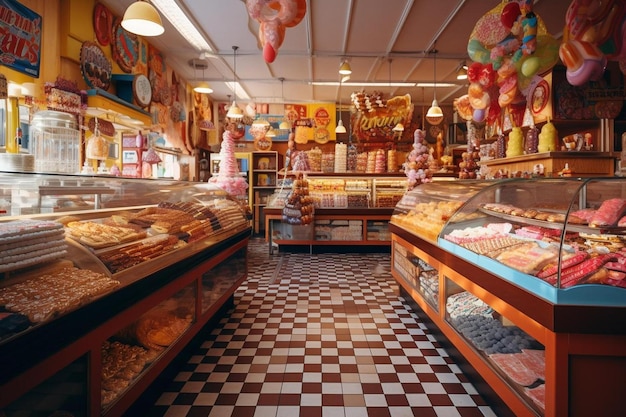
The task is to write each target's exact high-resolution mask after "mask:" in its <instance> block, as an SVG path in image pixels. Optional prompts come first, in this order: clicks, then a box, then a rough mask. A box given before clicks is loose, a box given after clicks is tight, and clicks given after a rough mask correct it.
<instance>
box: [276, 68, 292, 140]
mask: <svg viewBox="0 0 626 417" xmlns="http://www.w3.org/2000/svg"><path fill="white" fill-rule="evenodd" d="M280 97H281V98H282V100H283V121H282V122H280V124H279V125H278V129H280V130H291V123H289V121H287V120H285V78H284V77H280Z"/></svg>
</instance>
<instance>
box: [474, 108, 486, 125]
mask: <svg viewBox="0 0 626 417" xmlns="http://www.w3.org/2000/svg"><path fill="white" fill-rule="evenodd" d="M486 115H487V114H486V111H485V109H480V110H479V109H476V110H474V113H473V115H472V119H473V120H474V121H475V122H476V123H480V122H483V121H484V120H485V117H486Z"/></svg>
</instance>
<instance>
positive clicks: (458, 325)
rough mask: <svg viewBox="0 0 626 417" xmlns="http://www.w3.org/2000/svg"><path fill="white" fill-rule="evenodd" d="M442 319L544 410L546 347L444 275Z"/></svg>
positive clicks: (528, 399) (511, 383)
mask: <svg viewBox="0 0 626 417" xmlns="http://www.w3.org/2000/svg"><path fill="white" fill-rule="evenodd" d="M445 288H446V290H445V291H446V292H445V299H446V303H445V306H446V312H445V318H446V321H447V322H448V323H450V325H451V326H452V328H454V329H455V330H456V332H457V333H458V334H459V335H461V336H462V337H463V339H465V341H466V342H467V343H468V344H469V345H470V346H472V348H473V349H474V350H475V351H476V352H477V353H478V354H479V355H481V356H482V357H483V359H484V360H485V361H486V362H487V363H488V364H489V365H490V366H491V367H492V368H493V369H494V370H495V371H496V372H497V373H498V374H499V375H500V376H501V377H502V378H503V379H505V380H506V381H507V382H508V383H509V385H510V386H511V387H512V388H513V389H514V390H515V391H516V392H517V393H518V394H519V395H520V396H522V397H523V398H526V400H527V402H528V404H529V405H530V406H531V407H532V408H535V409H537V410H538V411H539V412H540V413H541V414H543V412H544V409H545V379H546V361H545V357H546V355H545V347H544V346H543V345H542V344H541V343H539V342H538V341H537V340H535V339H534V338H533V337H531V336H530V335H528V334H527V333H526V332H525V331H524V330H522V329H521V328H520V327H518V326H516V325H515V324H514V323H513V322H512V321H511V320H509V319H508V318H506V317H505V316H503V315H501V314H500V313H498V312H497V311H496V310H494V309H493V308H492V307H491V306H489V305H488V304H486V303H485V302H484V301H482V300H481V299H480V298H478V297H477V296H475V295H474V294H472V293H471V292H469V291H465V290H464V289H463V288H462V287H460V286H459V285H457V284H456V283H455V282H453V281H452V280H450V279H448V278H447V277H446V278H445Z"/></svg>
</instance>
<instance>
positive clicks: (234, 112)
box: [226, 46, 243, 119]
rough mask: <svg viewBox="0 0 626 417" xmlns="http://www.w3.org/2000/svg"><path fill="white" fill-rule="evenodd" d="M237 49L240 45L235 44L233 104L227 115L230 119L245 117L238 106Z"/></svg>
mask: <svg viewBox="0 0 626 417" xmlns="http://www.w3.org/2000/svg"><path fill="white" fill-rule="evenodd" d="M237 49H239V47H238V46H233V83H234V84H233V85H234V90H233V104H231V106H230V108H229V109H228V113H226V117H228V118H229V119H242V118H243V110H241V109H240V108H239V107H238V106H237Z"/></svg>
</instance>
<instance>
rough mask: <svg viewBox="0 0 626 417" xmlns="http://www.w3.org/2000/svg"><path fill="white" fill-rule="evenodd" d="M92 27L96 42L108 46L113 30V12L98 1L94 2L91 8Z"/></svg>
mask: <svg viewBox="0 0 626 417" xmlns="http://www.w3.org/2000/svg"><path fill="white" fill-rule="evenodd" d="M93 29H94V31H95V32H96V40H97V41H98V43H99V44H100V45H102V46H108V45H109V43H110V42H111V31H112V30H113V14H112V13H111V11H110V10H109V9H108V8H107V7H106V6H105V5H104V4H102V3H100V2H98V3H96V5H95V6H94V8H93Z"/></svg>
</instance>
